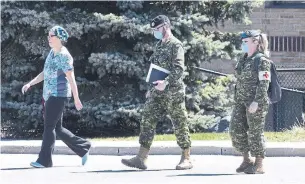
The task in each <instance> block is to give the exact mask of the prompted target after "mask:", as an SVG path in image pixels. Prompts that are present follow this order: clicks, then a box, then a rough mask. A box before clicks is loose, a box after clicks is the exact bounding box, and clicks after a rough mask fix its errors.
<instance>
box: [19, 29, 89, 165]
mask: <svg viewBox="0 0 305 184" xmlns="http://www.w3.org/2000/svg"><path fill="white" fill-rule="evenodd" d="M68 37H69V35H68V33H67V31H66V30H65V29H64V28H62V27H60V26H54V27H53V28H52V29H51V30H50V31H49V35H48V40H49V45H50V47H51V51H50V53H49V55H48V56H47V58H46V61H45V64H44V69H43V71H42V72H41V73H40V74H39V75H38V76H36V77H35V78H34V79H33V80H32V81H30V82H29V83H27V84H26V85H24V86H23V87H22V93H25V92H26V91H27V90H28V89H29V88H30V87H31V86H33V85H35V84H37V83H39V82H41V81H44V83H43V99H44V106H45V109H44V131H43V140H42V146H41V151H40V153H39V157H38V159H37V161H36V162H32V163H31V166H33V167H37V168H42V167H52V166H53V162H52V152H53V150H54V144H55V139H56V135H58V137H59V138H61V140H62V141H63V142H64V143H65V144H66V145H67V146H68V147H69V148H70V149H71V150H73V151H74V152H75V153H76V154H77V155H78V156H80V157H81V158H82V165H84V164H85V163H86V161H87V158H88V154H89V149H90V147H91V143H90V142H89V141H87V140H85V139H83V138H81V137H78V136H75V135H74V134H73V133H71V132H70V131H69V130H67V129H66V128H64V127H63V126H62V120H63V110H64V107H65V104H66V103H67V101H68V99H69V98H71V96H72V94H71V91H72V93H73V98H74V104H75V107H76V109H77V110H81V109H82V108H83V106H82V103H81V101H80V99H79V96H78V89H77V85H76V81H75V76H74V70H73V58H72V56H71V55H70V53H69V51H68V50H67V48H66V47H64V46H63V45H62V42H66V41H67V40H68Z"/></svg>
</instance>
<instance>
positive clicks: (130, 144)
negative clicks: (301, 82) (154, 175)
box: [1, 141, 305, 157]
mask: <svg viewBox="0 0 305 184" xmlns="http://www.w3.org/2000/svg"><path fill="white" fill-rule="evenodd" d="M26 143H28V144H26ZM55 144H56V145H55V148H54V152H53V154H63V155H74V154H75V153H74V152H72V151H71V150H70V148H68V147H67V146H66V145H65V144H64V143H63V142H61V141H56V143H55ZM230 144H231V143H230V142H227V141H193V143H192V148H191V154H192V155H230V156H238V155H240V153H238V152H237V151H235V149H234V148H233V147H232V146H231V145H230ZM40 146H41V141H1V153H2V154H38V153H39V151H40V148H41V147H40ZM266 147H267V148H266V156H267V157H305V143H302V142H298V143H288V142H285V143H267V145H266ZM138 150H139V144H138V143H137V142H135V141H93V142H92V147H91V149H90V154H91V155H113V156H122V155H136V154H137V152H138ZM180 154H181V149H180V148H179V147H178V146H177V143H176V142H174V141H155V142H154V143H153V145H152V148H151V151H150V155H180Z"/></svg>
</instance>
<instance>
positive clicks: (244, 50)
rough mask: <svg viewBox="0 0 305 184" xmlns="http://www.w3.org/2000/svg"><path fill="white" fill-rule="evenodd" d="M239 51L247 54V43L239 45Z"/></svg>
mask: <svg viewBox="0 0 305 184" xmlns="http://www.w3.org/2000/svg"><path fill="white" fill-rule="evenodd" d="M241 50H242V51H243V52H244V53H247V52H248V51H249V47H248V45H247V43H245V42H243V43H242V44H241Z"/></svg>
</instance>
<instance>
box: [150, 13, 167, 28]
mask: <svg viewBox="0 0 305 184" xmlns="http://www.w3.org/2000/svg"><path fill="white" fill-rule="evenodd" d="M161 24H167V25H170V21H169V18H168V17H167V16H165V15H158V16H157V17H155V18H154V19H153V20H152V21H151V23H150V27H151V28H156V27H158V26H159V25H161Z"/></svg>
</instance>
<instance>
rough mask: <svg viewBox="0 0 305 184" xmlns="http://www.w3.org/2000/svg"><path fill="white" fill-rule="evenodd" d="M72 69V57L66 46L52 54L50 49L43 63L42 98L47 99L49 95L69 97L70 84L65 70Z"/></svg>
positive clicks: (70, 94)
mask: <svg viewBox="0 0 305 184" xmlns="http://www.w3.org/2000/svg"><path fill="white" fill-rule="evenodd" d="M69 70H73V58H72V56H71V54H70V53H69V51H68V50H67V48H66V47H64V46H63V47H62V48H61V50H60V52H59V53H57V54H55V55H54V52H53V50H51V51H50V53H49V55H48V57H47V59H46V61H45V64H44V69H43V73H44V83H43V99H44V101H47V100H48V98H49V97H50V96H55V97H71V96H72V93H71V86H70V84H69V82H68V80H67V78H66V75H65V72H67V71H69Z"/></svg>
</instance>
